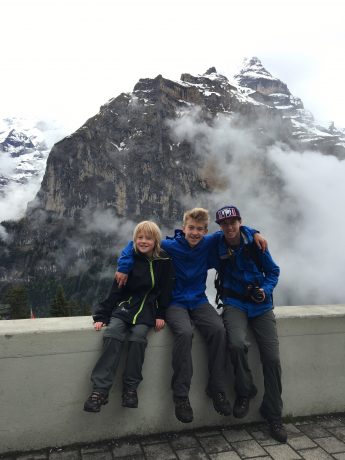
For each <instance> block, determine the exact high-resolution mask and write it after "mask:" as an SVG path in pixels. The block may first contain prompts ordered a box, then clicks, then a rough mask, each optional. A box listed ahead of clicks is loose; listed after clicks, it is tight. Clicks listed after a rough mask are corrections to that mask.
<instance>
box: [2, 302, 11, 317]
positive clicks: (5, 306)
mask: <svg viewBox="0 0 345 460" xmlns="http://www.w3.org/2000/svg"><path fill="white" fill-rule="evenodd" d="M10 313H11V305H9V304H8V303H0V320H1V319H9V317H10Z"/></svg>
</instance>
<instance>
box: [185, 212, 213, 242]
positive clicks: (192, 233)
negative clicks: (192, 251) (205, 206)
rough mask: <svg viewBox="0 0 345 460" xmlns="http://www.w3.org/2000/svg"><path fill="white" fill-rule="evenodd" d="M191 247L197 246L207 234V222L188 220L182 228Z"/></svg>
mask: <svg viewBox="0 0 345 460" xmlns="http://www.w3.org/2000/svg"><path fill="white" fill-rule="evenodd" d="M182 230H183V233H184V235H185V238H186V240H187V241H188V244H189V246H191V247H194V246H196V245H197V244H198V243H199V242H200V241H201V240H202V238H203V236H204V235H206V233H207V222H205V221H199V220H195V219H191V218H188V219H187V220H186V223H185V224H184V225H183V227H182Z"/></svg>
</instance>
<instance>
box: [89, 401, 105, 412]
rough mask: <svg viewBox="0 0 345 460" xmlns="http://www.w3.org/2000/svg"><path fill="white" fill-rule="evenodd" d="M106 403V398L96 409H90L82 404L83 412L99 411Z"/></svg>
mask: <svg viewBox="0 0 345 460" xmlns="http://www.w3.org/2000/svg"><path fill="white" fill-rule="evenodd" d="M106 404H108V400H106V401H104V402H103V403H102V405H101V406H100V407H99V408H98V409H92V408H88V407H85V406H84V411H85V412H101V408H102V406H105V405H106Z"/></svg>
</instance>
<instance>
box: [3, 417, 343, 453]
mask: <svg viewBox="0 0 345 460" xmlns="http://www.w3.org/2000/svg"><path fill="white" fill-rule="evenodd" d="M285 426H286V428H287V430H288V434H289V439H288V442H287V444H279V443H278V442H276V441H274V440H273V439H272V438H271V437H270V436H269V433H268V431H267V430H266V426H265V424H263V423H256V424H250V425H249V424H247V425H241V426H240V425H239V426H236V427H233V426H232V427H230V426H229V427H221V428H212V429H208V430H206V429H198V430H193V431H185V432H183V433H167V434H161V435H155V436H146V437H140V438H139V437H137V438H126V439H116V440H115V439H114V440H108V441H107V442H103V443H97V444H92V445H91V444H90V445H79V446H72V447H66V448H63V449H45V450H42V451H39V452H31V453H21V454H11V455H4V454H3V455H0V458H1V459H6V460H14V459H15V460H120V459H123V460H125V459H127V460H129V459H132V460H141V459H145V460H170V459H179V460H240V459H246V460H251V459H256V460H264V459H265V460H268V459H275V460H294V459H307V460H326V459H337V460H345V414H336V415H328V416H318V417H312V418H308V419H303V420H302V419H301V420H294V421H293V422H292V423H286V424H285Z"/></svg>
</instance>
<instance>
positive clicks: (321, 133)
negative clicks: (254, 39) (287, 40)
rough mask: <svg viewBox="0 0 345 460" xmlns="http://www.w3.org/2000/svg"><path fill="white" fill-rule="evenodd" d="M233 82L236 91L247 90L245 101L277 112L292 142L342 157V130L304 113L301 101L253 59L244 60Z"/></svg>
mask: <svg viewBox="0 0 345 460" xmlns="http://www.w3.org/2000/svg"><path fill="white" fill-rule="evenodd" d="M234 80H235V82H236V83H237V84H238V85H239V87H246V88H247V89H248V90H249V92H248V93H247V95H248V96H249V97H251V98H252V99H254V100H256V101H257V102H259V103H261V104H265V105H267V106H268V107H272V108H273V109H276V110H278V111H279V112H280V114H281V117H282V118H283V119H286V120H288V121H289V122H290V123H291V125H292V127H293V131H292V135H293V136H294V138H295V139H296V140H297V141H299V142H302V143H303V144H305V146H306V148H311V149H320V151H325V150H326V151H327V153H332V154H335V155H337V156H340V157H342V158H344V157H345V130H344V129H339V128H336V127H335V126H334V124H333V123H332V122H331V121H329V122H321V121H319V120H315V119H314V117H313V115H312V114H311V113H310V112H309V111H308V110H305V108H304V106H303V102H302V101H301V99H300V98H298V97H295V96H293V95H292V94H291V93H290V91H289V89H288V87H287V85H286V84H285V83H283V82H282V81H281V80H279V79H278V78H276V77H274V76H272V75H271V74H270V73H269V72H268V71H267V70H266V69H265V68H264V66H263V65H262V63H261V61H260V60H259V59H258V58H257V57H252V58H251V59H245V60H244V63H243V67H242V69H241V70H240V71H239V72H238V73H237V74H236V75H235V76H234Z"/></svg>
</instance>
